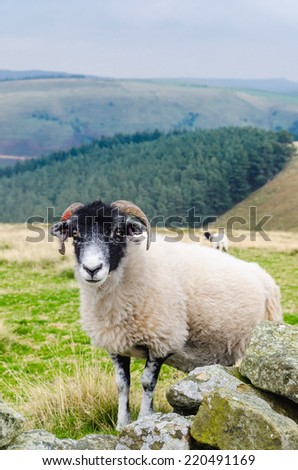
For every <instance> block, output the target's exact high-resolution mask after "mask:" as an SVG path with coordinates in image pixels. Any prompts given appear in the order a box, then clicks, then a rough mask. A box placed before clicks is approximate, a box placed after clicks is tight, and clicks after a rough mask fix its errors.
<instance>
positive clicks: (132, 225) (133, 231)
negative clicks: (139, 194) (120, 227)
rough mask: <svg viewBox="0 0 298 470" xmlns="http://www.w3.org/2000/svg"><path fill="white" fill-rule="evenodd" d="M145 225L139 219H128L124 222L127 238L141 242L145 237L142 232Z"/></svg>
mask: <svg viewBox="0 0 298 470" xmlns="http://www.w3.org/2000/svg"><path fill="white" fill-rule="evenodd" d="M144 230H146V229H145V227H144V225H143V224H141V223H140V222H139V221H136V220H132V219H128V220H127V222H126V234H127V238H128V239H129V240H131V241H133V242H136V243H141V241H142V240H144V239H145V236H144V234H143V232H144Z"/></svg>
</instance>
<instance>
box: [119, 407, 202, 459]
mask: <svg viewBox="0 0 298 470" xmlns="http://www.w3.org/2000/svg"><path fill="white" fill-rule="evenodd" d="M192 419H193V417H192ZM191 423H192V420H191V419H190V418H189V417H188V418H185V417H183V416H180V415H178V414H176V413H168V414H162V413H155V414H152V415H148V416H144V417H143V418H140V419H139V420H138V421H134V422H133V423H131V424H129V425H128V426H126V427H125V428H124V429H123V430H122V432H121V434H120V438H119V443H118V444H117V446H116V450H128V449H131V450H139V449H142V450H143V449H144V450H145V449H152V450H158V449H163V450H165V449H173V450H188V449H189V448H190V440H191V439H190V433H189V430H190V426H191Z"/></svg>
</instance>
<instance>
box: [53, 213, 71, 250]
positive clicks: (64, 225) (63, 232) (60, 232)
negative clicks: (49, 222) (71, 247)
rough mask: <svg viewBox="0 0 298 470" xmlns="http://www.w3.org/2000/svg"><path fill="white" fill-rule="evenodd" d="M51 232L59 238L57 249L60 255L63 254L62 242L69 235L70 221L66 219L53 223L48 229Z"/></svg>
mask: <svg viewBox="0 0 298 470" xmlns="http://www.w3.org/2000/svg"><path fill="white" fill-rule="evenodd" d="M50 232H51V234H52V235H53V236H54V237H57V238H59V241H60V247H59V249H58V251H59V253H60V254H61V255H64V254H65V244H64V242H65V241H66V240H67V238H68V237H69V236H70V223H69V221H68V220H66V221H62V222H58V223H57V224H55V225H53V226H52V227H51V229H50Z"/></svg>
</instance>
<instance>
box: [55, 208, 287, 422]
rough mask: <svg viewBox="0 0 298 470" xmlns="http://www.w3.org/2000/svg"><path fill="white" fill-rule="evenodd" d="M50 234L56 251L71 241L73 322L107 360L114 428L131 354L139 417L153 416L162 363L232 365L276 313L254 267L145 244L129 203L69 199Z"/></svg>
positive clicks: (273, 294) (123, 415)
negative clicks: (137, 373) (75, 296)
mask: <svg viewBox="0 0 298 470" xmlns="http://www.w3.org/2000/svg"><path fill="white" fill-rule="evenodd" d="M132 216H133V217H134V218H137V219H138V220H137V221H135V220H134V218H133V217H132ZM51 233H52V235H54V236H56V237H58V239H59V241H60V248H59V251H60V253H62V254H63V253H65V245H64V242H65V241H66V239H67V238H68V237H70V238H72V239H73V245H74V253H75V259H76V266H75V273H76V277H77V280H78V283H79V287H80V309H81V322H82V327H83V329H84V330H85V331H86V332H87V334H88V335H89V336H90V338H91V341H92V343H93V344H94V345H95V346H97V347H100V348H104V349H105V350H106V351H107V352H108V353H109V354H110V357H111V359H112V361H113V363H114V367H115V373H116V384H117V387H118V419H117V428H118V429H120V428H122V427H123V426H125V425H127V424H128V423H129V421H130V413H129V387H130V358H131V357H140V358H144V359H145V360H146V364H145V367H144V370H143V373H142V377H141V382H142V388H143V394H142V402H141V407H140V414H139V417H142V416H145V415H148V414H150V413H152V412H153V392H154V389H155V385H156V382H157V379H158V374H159V371H160V369H161V366H162V364H163V363H167V364H169V365H171V366H174V367H176V368H178V369H181V370H183V371H185V372H188V371H190V370H192V369H194V368H195V367H197V366H203V365H209V364H222V365H226V366H230V365H233V364H235V363H236V362H237V361H238V360H239V359H241V357H242V356H243V354H244V351H245V348H246V346H247V344H248V342H249V339H250V335H251V331H252V329H253V328H254V326H255V325H256V324H257V323H259V322H262V321H265V320H272V321H275V320H276V321H280V320H281V319H282V313H281V306H280V295H279V288H278V287H277V285H276V284H275V282H274V281H273V279H272V278H271V276H269V274H267V273H266V272H265V271H264V270H263V269H261V268H260V267H259V266H258V265H255V264H254V263H247V262H245V261H241V260H240V259H237V258H235V257H232V256H230V255H228V254H224V253H222V252H220V251H217V250H210V248H208V247H204V246H201V245H200V244H195V243H194V244H188V243H183V242H177V243H169V242H167V241H165V240H164V239H163V238H162V237H161V236H157V238H156V242H155V243H151V244H150V224H149V221H148V219H147V217H146V215H145V214H144V213H143V211H142V210H141V209H140V208H139V207H138V206H136V205H135V204H133V203H130V202H127V201H116V202H114V203H112V204H110V205H106V204H104V203H103V202H101V201H95V202H93V203H91V204H88V205H86V206H84V205H83V204H81V203H74V204H72V205H71V206H70V207H69V208H67V209H66V211H65V212H64V213H63V215H62V217H61V220H60V222H58V223H56V224H55V225H54V226H53V227H52V228H51ZM146 238H147V241H146ZM145 248H147V249H145ZM149 248H150V249H149Z"/></svg>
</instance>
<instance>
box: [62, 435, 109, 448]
mask: <svg viewBox="0 0 298 470" xmlns="http://www.w3.org/2000/svg"><path fill="white" fill-rule="evenodd" d="M61 442H62V443H63V445H64V449H75V450H114V449H115V447H116V444H117V442H118V437H116V436H111V435H109V434H88V435H87V436H85V437H82V438H81V439H79V440H78V441H76V440H74V439H62V440H61Z"/></svg>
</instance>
